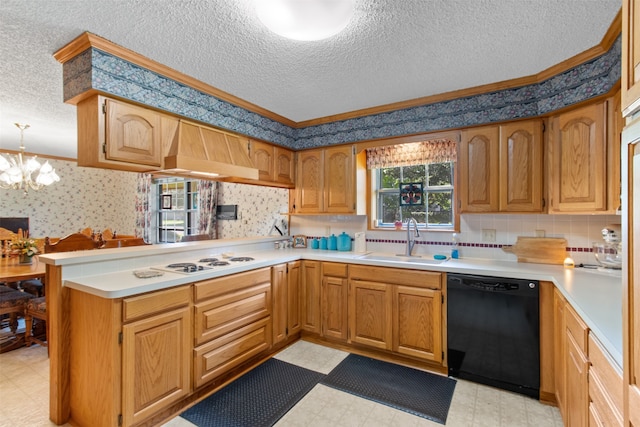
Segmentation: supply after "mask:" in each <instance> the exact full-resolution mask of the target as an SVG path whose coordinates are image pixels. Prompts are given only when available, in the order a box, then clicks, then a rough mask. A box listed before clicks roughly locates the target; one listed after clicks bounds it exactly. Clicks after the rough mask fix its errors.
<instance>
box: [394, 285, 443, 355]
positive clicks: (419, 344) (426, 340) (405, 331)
mask: <svg viewBox="0 0 640 427" xmlns="http://www.w3.org/2000/svg"><path fill="white" fill-rule="evenodd" d="M392 311H393V329H392V335H393V346H392V349H393V351H395V352H397V353H400V354H404V355H407V356H412V357H416V358H419V359H425V360H431V361H433V362H442V358H443V349H442V323H441V319H442V292H440V291H439V290H434V289H422V288H414V287H410V286H394V289H393V310H392ZM435 326H437V327H435Z"/></svg>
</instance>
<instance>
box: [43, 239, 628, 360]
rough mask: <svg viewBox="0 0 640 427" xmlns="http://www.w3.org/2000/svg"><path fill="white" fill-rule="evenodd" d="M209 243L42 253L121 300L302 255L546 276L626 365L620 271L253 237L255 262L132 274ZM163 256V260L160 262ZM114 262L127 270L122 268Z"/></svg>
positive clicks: (73, 281)
mask: <svg viewBox="0 0 640 427" xmlns="http://www.w3.org/2000/svg"><path fill="white" fill-rule="evenodd" d="M276 240H277V239H276ZM209 242H210V243H209V244H208V245H205V244H202V243H199V242H188V243H183V244H172V245H153V246H152V247H151V248H143V249H147V250H146V251H145V250H141V249H140V247H134V248H131V249H133V250H129V251H126V249H129V248H120V249H115V250H101V251H87V252H86V253H85V254H84V255H83V256H80V254H77V255H76V256H73V255H72V254H71V253H67V254H55V255H54V254H52V255H49V256H43V262H45V263H47V264H52V265H62V266H63V267H64V266H65V265H68V266H76V267H78V266H81V265H82V264H83V263H86V264H87V265H90V266H91V268H85V269H78V268H76V271H75V274H74V275H73V276H74V277H69V278H65V275H64V268H63V280H64V286H68V287H69V288H73V289H77V290H81V291H84V292H87V293H91V294H94V295H98V296H101V297H104V298H121V297H126V296H131V295H136V294H141V293H145V292H150V291H156V290H160V289H166V288H170V287H173V286H177V285H181V284H187V283H192V282H196V281H200V280H206V279H211V278H215V277H220V276H225V275H228V274H234V273H239V272H242V271H247V270H252V269H256V268H261V267H269V266H272V265H276V264H281V263H285V262H290V261H296V260H300V259H307V260H316V261H333V262H345V263H357V264H365V265H372V266H382V267H399V268H411V269H418V270H429V271H442V272H448V273H454V272H455V273H466V274H478V275H486V276H497V277H509V278H520V279H531V280H544V281H549V282H553V283H554V284H555V285H556V287H557V288H558V289H559V291H560V292H561V293H562V294H563V296H564V297H565V298H566V299H567V300H568V301H569V302H570V303H571V305H572V306H573V308H574V309H575V310H576V312H577V313H578V314H579V315H580V317H581V318H582V319H583V320H584V321H585V323H586V324H587V326H588V327H589V328H590V329H591V330H592V331H593V333H594V334H595V336H596V337H597V338H598V340H599V341H600V342H601V343H602V344H603V346H604V347H605V348H606V349H607V350H608V351H609V353H610V354H611V356H612V358H613V359H614V361H615V362H616V363H617V364H618V365H619V366H622V280H621V274H620V272H619V271H612V272H601V271H598V270H593V269H585V268H574V269H565V268H564V267H563V266H556V265H547V264H529V263H518V262H511V261H492V260H481V259H449V260H446V261H445V262H442V263H439V264H438V263H436V264H418V263H410V262H394V261H380V260H368V259H360V257H362V255H364V254H360V253H354V252H338V251H325V250H313V249H280V250H276V249H270V250H264V245H262V249H259V250H255V246H251V244H252V243H254V242H253V241H251V239H249V240H247V241H239V242H236V243H237V244H239V246H235V247H233V249H235V255H247V256H253V257H255V258H256V260H255V261H252V262H248V263H238V264H233V265H231V266H228V267H222V268H220V269H218V268H216V269H212V270H208V271H207V272H204V273H198V274H193V275H186V274H179V273H172V272H165V273H164V274H163V275H162V276H160V277H154V278H146V279H139V278H137V277H135V276H134V274H133V271H134V270H146V269H149V267H151V266H154V265H158V264H162V262H163V263H164V264H167V263H169V262H182V261H193V260H194V259H195V258H196V257H198V256H204V255H203V254H205V253H210V252H220V251H224V250H225V249H224V248H227V249H228V248H229V242H224V243H225V244H224V245H223V244H222V242H218V243H217V244H212V243H211V242H212V241H209ZM214 242H215V241H214ZM205 248H206V249H205ZM251 249H254V250H251ZM391 255H393V254H391ZM159 259H162V260H163V261H162V262H160V261H159ZM100 263H109V269H108V271H105V270H104V269H100V268H96V266H97V265H99V264H100ZM114 265H117V266H118V267H119V268H122V269H121V270H119V269H118V267H114ZM116 270H118V271H116Z"/></svg>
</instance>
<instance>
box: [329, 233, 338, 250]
mask: <svg viewBox="0 0 640 427" xmlns="http://www.w3.org/2000/svg"><path fill="white" fill-rule="evenodd" d="M327 247H328V249H329V250H330V251H335V250H337V249H338V238H337V237H336V235H335V234H332V235H331V236H329V243H328V245H327Z"/></svg>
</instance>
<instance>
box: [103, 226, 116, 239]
mask: <svg viewBox="0 0 640 427" xmlns="http://www.w3.org/2000/svg"><path fill="white" fill-rule="evenodd" d="M114 234H115V233H114V232H113V231H111V229H110V228H105V229H104V230H102V240H109V239H113V238H114Z"/></svg>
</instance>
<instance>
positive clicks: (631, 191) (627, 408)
mask: <svg viewBox="0 0 640 427" xmlns="http://www.w3.org/2000/svg"><path fill="white" fill-rule="evenodd" d="M623 141H624V145H623V150H624V151H623V153H624V155H623V168H624V169H623V174H622V176H623V181H622V182H623V183H624V185H625V190H624V191H623V194H626V195H627V197H626V199H627V200H626V204H625V207H624V209H623V218H622V224H623V235H626V240H625V241H624V242H623V245H625V249H626V252H627V255H626V256H625V258H624V260H623V267H622V271H623V283H624V286H625V301H624V302H623V307H625V312H624V318H623V319H624V321H623V325H624V336H623V343H624V353H623V359H624V360H625V369H624V388H625V389H624V398H625V402H624V425H625V426H626V425H634V426H640V357H639V355H640V262H638V261H637V260H638V256H637V255H638V252H636V250H635V248H636V242H640V120H639V119H636V120H635V121H634V122H632V124H630V125H629V126H627V128H625V130H624V135H623ZM623 200H624V198H623ZM625 228H626V230H625Z"/></svg>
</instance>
